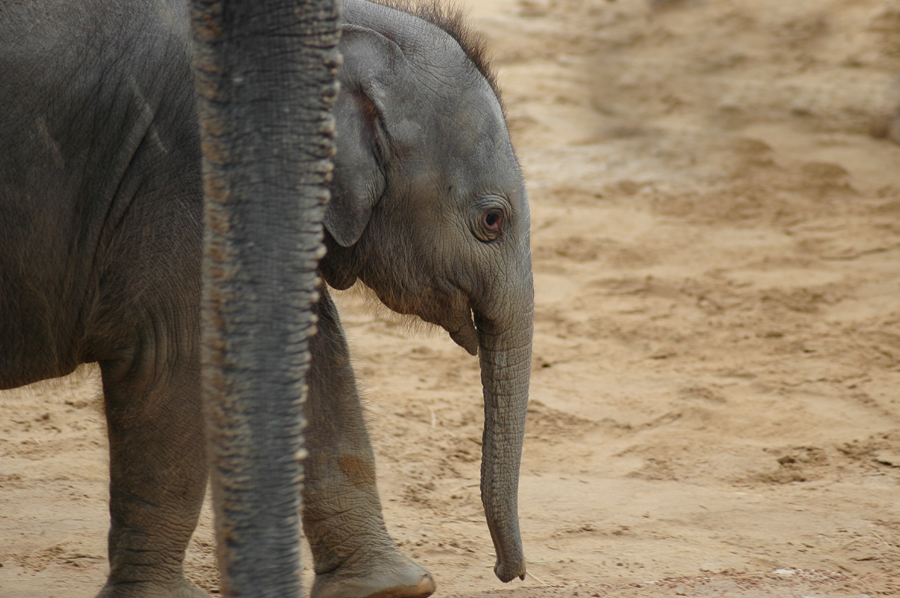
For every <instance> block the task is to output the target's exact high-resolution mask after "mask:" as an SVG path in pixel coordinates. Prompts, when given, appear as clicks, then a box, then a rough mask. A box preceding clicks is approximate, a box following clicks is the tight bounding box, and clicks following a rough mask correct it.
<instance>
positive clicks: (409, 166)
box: [0, 0, 534, 598]
mask: <svg viewBox="0 0 900 598" xmlns="http://www.w3.org/2000/svg"><path fill="white" fill-rule="evenodd" d="M187 12H188V11H187V6H186V4H185V2H184V0H113V1H112V2H110V1H109V0H83V1H81V2H75V3H72V2H65V1H63V0H35V1H34V2H7V3H6V4H4V8H3V10H2V11H0V81H2V82H3V83H2V85H0V388H13V387H16V386H21V385H24V384H28V383H31V382H35V381H37V380H42V379H46V378H51V377H56V376H63V375H65V374H67V373H69V372H71V371H73V370H74V369H75V368H76V367H77V366H78V365H79V364H81V363H86V362H98V363H99V365H100V370H101V373H102V378H103V391H104V398H105V411H106V418H107V427H108V434H109V445H110V514H111V528H110V531H109V561H110V573H109V579H108V581H107V584H106V586H105V587H104V588H103V589H102V590H101V592H100V596H104V597H112V596H129V597H137V596H142V597H143V596H147V597H149V596H167V597H171V596H178V597H186V596H192V597H195V598H196V597H197V596H205V594H204V593H203V592H201V591H200V590H199V589H197V588H195V587H194V586H191V585H190V584H189V583H188V582H187V581H186V580H185V578H184V574H183V567H182V561H183V558H184V551H185V548H186V546H187V544H188V541H189V539H190V536H191V534H192V533H193V530H194V527H195V526H196V523H197V517H198V513H199V510H200V506H201V503H202V500H203V494H204V489H205V487H206V481H207V465H206V461H205V454H204V439H203V421H202V415H201V399H200V380H199V369H200V362H199V353H200V351H199V336H200V330H199V326H200V324H199V320H200V314H199V312H200V307H199V306H200V280H201V276H200V263H201V247H202V236H203V224H202V222H203V197H202V186H201V172H200V163H201V150H200V136H199V130H198V123H197V116H196V114H197V108H196V98H195V93H194V80H193V76H192V72H191V51H190V49H191V46H190V44H191V39H190V33H189V28H188V23H189V20H188V14H187ZM414 12H415V11H414ZM341 24H342V28H343V34H342V39H341V42H340V50H341V53H342V54H343V56H344V64H343V67H342V69H341V71H340V75H339V79H340V84H341V91H340V94H339V96H338V99H337V104H336V106H335V117H336V121H337V148H338V152H337V156H336V158H335V160H336V168H335V176H334V180H333V182H332V185H331V195H332V198H331V201H330V203H329V204H328V207H327V211H326V215H325V244H326V246H327V249H328V253H327V255H326V257H325V258H324V259H323V260H322V262H321V263H320V272H321V275H322V278H323V280H324V281H325V282H326V283H327V284H328V285H330V286H331V287H333V288H336V289H346V288H348V287H350V286H352V285H353V284H354V283H356V282H357V280H359V281H361V282H362V283H363V284H365V285H366V286H367V287H369V288H370V289H372V290H373V291H374V292H375V294H376V295H377V296H378V297H379V299H380V300H381V301H382V302H384V304H385V305H387V306H388V307H389V308H390V309H392V310H394V311H397V312H399V313H402V314H412V315H416V316H418V317H420V318H422V319H423V320H425V321H427V322H430V323H433V324H436V325H438V326H441V327H442V328H444V329H445V330H446V331H447V332H448V333H449V334H450V337H451V338H452V339H453V340H454V341H455V342H456V343H457V344H459V345H460V346H462V347H463V348H465V349H466V350H467V351H468V352H470V353H471V354H473V355H476V354H477V355H478V356H479V359H480V363H481V372H482V383H483V391H484V402H485V428H484V442H483V459H482V481H481V488H482V501H483V503H484V508H485V515H486V518H487V522H488V527H489V528H490V532H491V537H492V539H493V542H494V547H495V550H496V554H497V562H496V565H495V567H494V571H495V572H496V574H497V576H498V577H499V578H500V579H501V580H503V581H510V580H511V579H513V578H514V577H524V575H525V559H524V555H523V552H522V546H521V540H520V537H519V525H518V515H517V505H516V500H517V487H518V475H519V460H520V456H521V449H522V440H523V434H524V428H525V411H526V404H527V402H528V384H529V372H530V369H531V368H530V366H531V337H532V320H533V312H534V292H533V283H532V274H531V257H530V249H529V227H530V218H529V212H528V202H527V197H526V193H525V186H524V182H523V180H522V174H521V172H520V169H519V167H518V164H517V162H516V158H515V155H514V152H513V148H512V145H511V143H510V139H509V134H508V132H507V128H506V124H505V121H504V115H503V111H502V108H501V104H500V100H499V95H498V92H497V89H496V85H495V83H494V79H493V76H492V75H491V72H490V70H489V68H488V65H487V64H486V62H485V59H484V58H483V53H482V47H481V46H480V45H479V44H477V43H475V42H473V41H472V39H471V36H470V35H469V34H468V33H467V31H466V30H465V28H464V27H463V25H462V24H461V21H460V19H459V18H458V16H455V15H447V14H444V13H443V12H441V11H440V10H437V9H435V8H428V9H425V10H421V11H419V12H417V13H416V14H412V13H410V12H407V11H405V10H402V9H399V8H395V7H390V6H385V5H381V4H375V3H371V2H368V1H366V0H344V1H343V17H342V20H341ZM314 309H315V312H316V314H317V315H318V318H319V320H318V322H319V325H318V334H317V335H316V336H315V337H314V338H313V340H312V345H311V350H312V364H311V367H310V371H309V374H308V379H307V382H308V385H309V397H308V400H307V402H306V404H305V407H304V409H305V415H306V418H307V419H308V421H309V426H308V428H307V439H306V446H307V448H308V450H309V457H308V459H307V461H306V465H305V468H306V482H305V486H304V489H303V501H304V510H303V525H304V530H305V533H306V536H307V538H308V539H309V542H310V545H311V547H312V552H313V557H314V561H315V571H316V579H315V584H314V587H313V591H312V596H313V598H332V597H334V598H337V597H342V598H362V597H367V596H380V597H404V596H427V595H428V594H430V593H432V592H433V591H434V582H433V580H432V578H431V576H430V575H429V574H428V573H427V572H426V571H425V570H424V569H423V568H421V567H420V566H419V565H417V564H415V563H414V562H412V561H410V560H409V559H407V558H406V557H405V556H403V555H402V554H400V552H399V551H398V550H397V548H396V546H395V544H394V542H393V541H392V540H391V538H390V537H389V536H388V534H387V531H386V529H385V526H384V522H383V519H382V514H381V504H380V501H379V497H378V492H377V488H376V483H375V466H374V458H373V454H372V448H371V445H370V442H369V438H368V435H367V433H366V429H365V425H364V421H363V416H362V409H361V407H360V403H359V398H358V395H357V391H356V384H355V380H354V375H353V371H352V368H351V365H350V358H349V354H348V350H347V343H346V340H345V337H344V332H343V330H342V328H341V324H340V321H339V318H338V314H337V311H336V309H335V305H334V303H333V302H332V300H331V298H330V297H329V295H328V292H327V289H326V288H325V287H324V285H323V288H322V291H321V295H320V300H319V301H318V303H317V304H316V305H315V306H314Z"/></svg>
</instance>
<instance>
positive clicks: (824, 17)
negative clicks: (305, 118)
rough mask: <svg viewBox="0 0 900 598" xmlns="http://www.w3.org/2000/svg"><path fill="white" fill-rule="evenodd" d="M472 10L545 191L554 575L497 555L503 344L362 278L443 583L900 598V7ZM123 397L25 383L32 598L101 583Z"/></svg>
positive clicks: (5, 404) (547, 496)
mask: <svg viewBox="0 0 900 598" xmlns="http://www.w3.org/2000/svg"><path fill="white" fill-rule="evenodd" d="M467 1H468V4H469V5H470V6H469V8H470V9H471V13H472V17H473V19H474V21H475V23H477V26H478V27H479V28H480V29H482V30H483V31H484V32H485V33H486V35H487V38H488V40H489V42H490V45H491V47H492V48H493V51H494V54H495V56H496V62H497V65H498V67H499V71H500V81H501V84H502V86H503V88H504V89H505V100H506V104H507V107H508V116H509V121H510V126H511V129H512V131H513V136H514V138H515V142H516V144H517V147H518V151H519V156H520V159H521V162H522V166H523V169H524V171H525V173H526V177H527V180H528V184H529V189H530V196H531V200H532V211H533V236H532V244H533V251H534V270H535V281H536V294H537V316H536V335H535V345H534V369H533V380H532V403H531V406H530V408H529V417H530V419H529V422H528V431H527V438H526V447H525V453H524V457H523V469H522V481H521V496H520V512H521V519H522V528H523V533H524V541H525V547H526V552H527V555H528V559H529V565H528V567H529V572H530V573H532V574H533V575H532V576H531V577H529V578H527V579H526V580H525V582H518V581H516V582H514V583H513V584H511V585H509V586H504V585H503V584H500V582H498V581H497V580H496V579H495V578H494V576H493V573H492V572H491V568H490V567H491V564H492V563H493V556H492V555H491V551H492V548H491V543H490V538H489V535H488V532H487V528H486V526H485V524H484V523H483V517H482V513H481V506H480V501H479V496H478V488H477V484H478V470H479V456H480V447H479V442H480V435H481V423H482V414H481V401H480V390H479V374H478V364H477V361H476V360H475V359H473V358H471V357H470V356H468V355H467V354H466V353H465V352H464V351H463V350H462V349H460V348H458V347H456V346H455V345H454V344H453V343H452V342H451V341H450V340H449V339H448V338H447V337H446V334H443V333H441V334H431V335H422V334H411V333H410V331H409V330H408V329H407V327H406V326H405V325H403V324H402V323H398V322H397V321H396V320H394V319H393V318H391V317H387V316H385V315H384V314H383V313H382V312H375V314H374V315H373V313H372V310H371V309H368V308H367V307H366V306H365V301H364V300H363V299H362V298H361V297H360V295H359V294H354V293H347V294H344V295H343V296H341V297H340V298H339V301H340V304H341V305H342V309H343V314H344V321H345V326H346V328H347V331H348V334H349V336H350V341H351V345H352V347H353V350H354V351H355V357H356V367H357V372H358V374H359V377H360V379H361V383H362V386H363V388H364V391H365V395H366V396H367V398H368V409H369V414H370V419H371V430H372V436H373V439H374V442H375V446H376V452H377V454H378V466H379V471H378V473H379V476H380V478H379V481H380V486H381V488H382V497H383V501H384V506H385V513H386V517H387V519H388V525H389V527H390V529H391V530H392V533H393V534H394V537H395V538H396V539H397V541H398V542H399V543H400V544H401V545H402V547H403V549H404V550H406V551H407V552H408V553H409V554H411V555H413V556H414V557H416V558H417V559H419V560H420V561H421V562H422V563H423V564H424V565H426V566H427V567H429V568H430V570H431V571H432V573H433V574H434V575H435V577H436V579H437V581H438V584H439V594H440V595H443V596H447V595H456V594H468V595H478V596H487V595H490V594H479V593H480V592H490V593H492V592H496V591H498V590H503V591H505V592H509V590H510V588H518V590H516V591H514V592H512V595H515V596H517V597H521V598H544V597H547V598H550V597H557V596H558V597H561V598H562V597H565V598H569V597H572V596H578V597H579V598H580V597H588V596H629V597H630V596H736V597H737V596H740V597H744V596H746V597H750V596H778V597H787V596H798V597H799V596H818V597H826V596H834V597H838V596H839V597H853V596H860V595H862V594H867V595H869V596H888V595H895V596H896V595H900V430H898V423H900V400H898V397H900V237H898V233H900V224H898V216H900V146H898V145H896V144H895V143H894V142H893V141H892V139H893V140H896V139H898V138H900V126H897V123H896V121H895V120H894V119H893V116H894V115H895V114H896V109H897V106H898V104H900V101H898V95H900V94H898V85H897V75H898V74H900V60H898V58H900V2H897V1H896V0H892V1H885V0H790V1H785V0H706V1H703V0H695V1H691V0H683V1H676V0H669V1H664V0H657V1H655V2H648V1H647V0H616V1H609V0H578V1H576V0H481V1H479V2H476V1H475V0H467ZM96 384H97V383H96V378H95V377H94V376H93V375H92V374H91V373H90V372H88V373H87V374H85V375H82V376H81V377H80V378H78V377H76V378H70V379H67V380H64V381H62V382H58V383H55V385H53V386H47V385H45V386H42V387H39V388H36V389H25V390H19V391H13V392H6V393H2V394H0V538H2V541H0V564H2V567H0V596H3V597H4V598H8V597H25V596H28V597H32V596H34V597H46V596H70V595H72V596H79V595H80V596H90V595H92V592H93V591H95V590H96V589H97V588H98V587H99V585H100V584H101V583H102V579H103V577H104V571H105V567H106V564H105V537H104V536H105V530H106V525H107V523H106V522H107V514H106V502H105V501H106V488H105V484H106V473H105V463H106V456H105V447H104V442H105V440H104V436H103V422H102V416H101V412H100V403H99V401H98V399H97V398H96V395H97V388H96ZM308 564H309V561H308V560H307V565H308ZM188 571H189V574H190V576H191V578H192V579H194V580H196V581H197V582H198V583H200V584H201V585H203V586H205V587H208V588H214V587H215V572H214V564H213V559H212V545H211V533H210V523H209V515H208V511H207V512H205V513H204V517H203V522H202V524H201V527H200V529H199V531H198V532H197V534H196V535H195V539H194V541H193V543H192V546H191V548H190V552H189V556H188ZM309 580H310V576H307V581H309ZM550 586H564V587H550ZM473 593H474V594H473Z"/></svg>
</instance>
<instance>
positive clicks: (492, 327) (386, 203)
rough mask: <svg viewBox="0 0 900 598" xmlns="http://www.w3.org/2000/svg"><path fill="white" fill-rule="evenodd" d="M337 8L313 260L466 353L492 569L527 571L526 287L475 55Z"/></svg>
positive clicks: (493, 106)
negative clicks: (328, 143) (523, 461)
mask: <svg viewBox="0 0 900 598" xmlns="http://www.w3.org/2000/svg"><path fill="white" fill-rule="evenodd" d="M363 15H364V16H365V18H364V19H363V18H362V17H363ZM343 18H344V19H345V22H344V24H343V33H342V40H341V43H340V50H341V53H342V54H343V55H344V57H345V59H344V66H343V68H342V70H341V72H340V76H339V79H340V84H341V91H340V94H339V96H338V100H337V103H336V105H335V117H336V120H337V156H336V159H335V176H334V180H333V183H332V186H331V192H332V198H331V200H330V203H329V205H328V207H327V209H326V213H325V229H326V233H325V243H326V247H327V249H328V252H327V255H326V257H325V258H324V259H323V260H322V262H321V263H320V269H321V272H322V275H323V277H324V278H325V280H326V281H327V282H328V283H329V284H330V285H331V286H333V287H335V288H337V289H346V288H349V287H350V286H351V285H353V284H354V283H355V282H356V281H357V280H359V281H361V282H363V283H364V284H365V285H366V286H367V287H369V288H370V289H372V290H373V291H374V292H375V294H376V295H377V296H378V297H379V299H380V300H381V301H382V302H383V303H384V304H385V305H386V306H387V307H389V308H390V309H392V310H394V311H396V312H399V313H401V314H411V315H415V316H418V317H420V318H421V319H422V320H424V321H426V322H429V323H432V324H436V325H438V326H440V327H442V328H444V329H445V330H446V331H447V332H448V333H449V334H450V337H451V338H452V339H453V340H454V341H455V342H456V343H457V344H459V345H460V346H462V347H463V348H465V349H466V350H467V351H468V352H469V353H471V354H473V355H475V354H478V355H479V357H480V364H481V371H482V383H483V388H484V401H485V428H484V441H483V455H482V480H481V490H482V501H483V503H484V507H485V514H486V517H487V521H488V526H489V528H490V531H491V536H492V539H493V542H494V546H495V548H496V553H497V563H496V566H495V568H494V571H495V573H496V574H497V576H498V577H499V578H500V579H501V580H503V581H509V580H511V579H513V578H514V577H523V578H524V574H525V560H524V556H523V553H522V546H521V539H520V536H519V524H518V515H517V488H518V477H519V461H520V458H521V450H522V440H523V436H524V428H525V411H526V406H527V402H528V385H529V375H530V369H531V337H532V322H533V312H534V290H533V282H532V273H531V255H530V248H529V229H530V217H529V211H528V201H527V197H526V192H525V185H524V181H523V179H522V174H521V171H520V169H519V166H518V163H517V161H516V157H515V154H514V152H513V147H512V144H511V142H510V139H509V133H508V131H507V128H506V124H505V120H504V115H503V111H502V108H501V103H500V100H499V97H498V95H497V92H496V90H495V88H494V86H493V84H492V80H491V78H490V76H489V75H487V76H486V75H485V72H486V69H485V67H484V65H483V63H482V62H483V61H481V60H480V58H479V53H478V51H477V50H473V49H472V47H471V46H470V45H469V44H467V43H466V42H465V41H463V42H462V44H461V43H460V42H459V41H457V39H463V38H462V37H461V36H460V35H459V30H458V29H456V28H454V27H453V26H450V27H449V28H448V29H449V31H450V32H451V33H452V34H453V35H451V33H448V32H447V31H445V30H444V29H442V28H441V27H438V26H436V25H435V24H433V23H428V22H426V21H423V20H421V19H416V18H413V17H412V16H410V15H408V14H406V13H403V12H400V11H396V10H393V9H390V8H387V7H384V6H380V5H375V4H370V3H366V2H360V1H359V0H351V1H349V2H346V3H345V4H344V17H343ZM432 20H434V19H432ZM363 21H364V22H365V23H366V26H361V25H359V24H357V23H360V22H363Z"/></svg>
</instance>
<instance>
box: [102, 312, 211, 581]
mask: <svg viewBox="0 0 900 598" xmlns="http://www.w3.org/2000/svg"><path fill="white" fill-rule="evenodd" d="M157 324H158V323H157ZM146 329H147V331H148V332H150V331H152V333H158V332H160V330H159V329H158V328H156V327H153V326H147V327H146ZM194 332H195V336H196V332H197V331H196V327H195V329H194ZM155 336H156V338H152V339H151V338H148V337H145V338H144V339H142V341H143V342H141V343H139V345H138V348H137V349H136V350H135V352H134V353H132V354H131V355H130V356H128V357H123V358H121V359H114V360H108V361H102V362H101V363H100V369H101V372H102V376H103V390H104V394H105V397H106V419H107V428H108V432H109V448H110V515H111V520H112V522H111V527H110V532H109V561H110V573H109V579H108V581H107V584H106V586H105V587H104V588H103V590H101V592H100V594H99V597H100V598H112V597H138V596H140V597H151V596H160V597H161V596H165V597H166V598H175V597H178V598H188V597H190V598H199V597H207V598H208V595H207V594H206V593H205V592H203V591H201V590H199V589H198V588H196V587H194V586H192V585H190V584H189V583H188V582H187V580H185V578H184V572H183V568H182V561H183V559H184V551H185V549H186V548H187V545H188V541H189V540H190V538H191V534H192V533H193V531H194V528H195V527H196V525H197V518H198V515H199V512H200V507H201V505H202V503H203V494H204V491H205V489H206V475H207V471H206V470H207V467H206V453H205V445H204V440H203V415H202V413H201V402H200V388H199V384H200V372H199V367H200V364H199V359H198V351H197V347H196V346H194V347H193V348H192V349H190V348H187V347H185V349H186V350H187V354H186V355H178V356H177V357H175V358H174V361H173V362H171V363H169V362H168V360H166V359H164V358H165V357H167V356H168V357H170V358H171V357H172V356H171V354H168V353H167V351H166V347H163V346H160V345H159V343H166V342H167V341H171V339H166V338H165V337H164V336H160V335H158V334H156V335H155ZM177 344H178V343H172V344H170V345H169V346H168V349H170V350H171V349H173V348H174V346H177ZM195 345H196V342H195ZM182 346H184V344H182ZM161 358H163V359H161ZM163 368H164V369H163Z"/></svg>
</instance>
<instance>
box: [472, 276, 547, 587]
mask: <svg viewBox="0 0 900 598" xmlns="http://www.w3.org/2000/svg"><path fill="white" fill-rule="evenodd" d="M529 278H530V277H529ZM527 297H528V301H527V310H526V313H525V314H522V313H521V312H520V317H519V321H518V322H517V323H516V324H515V325H514V326H513V327H511V328H505V329H504V328H500V327H496V326H491V325H490V323H486V322H479V319H478V317H477V315H476V325H477V327H478V341H479V356H480V361H481V382H482V385H483V388H484V436H483V444H482V460H481V501H482V503H483V504H484V513H485V517H486V518H487V524H488V528H489V529H490V531H491V539H492V540H493V542H494V549H495V551H496V554H497V561H496V563H495V565H494V573H495V574H496V575H497V577H498V578H499V579H500V581H503V582H508V581H511V580H512V579H513V578H515V577H519V578H520V579H525V555H524V553H523V551H522V538H521V535H520V533H519V515H518V500H517V496H518V488H519V463H520V461H521V457H522V441H523V440H524V437H525V412H526V410H527V407H528V384H529V379H530V374H531V338H532V334H533V314H534V303H533V290H532V288H531V285H530V284H529V285H528V289H527ZM492 329H499V331H498V332H493V330H492Z"/></svg>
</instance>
